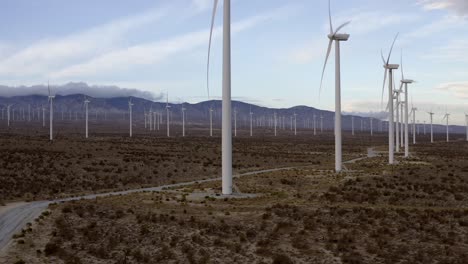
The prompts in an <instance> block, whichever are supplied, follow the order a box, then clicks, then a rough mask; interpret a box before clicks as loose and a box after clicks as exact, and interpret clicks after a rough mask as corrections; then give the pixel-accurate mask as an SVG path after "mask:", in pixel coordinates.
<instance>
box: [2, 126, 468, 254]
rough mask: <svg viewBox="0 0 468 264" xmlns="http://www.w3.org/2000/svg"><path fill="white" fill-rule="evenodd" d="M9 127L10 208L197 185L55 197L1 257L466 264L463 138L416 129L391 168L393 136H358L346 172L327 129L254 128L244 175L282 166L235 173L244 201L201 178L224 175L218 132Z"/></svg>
mask: <svg viewBox="0 0 468 264" xmlns="http://www.w3.org/2000/svg"><path fill="white" fill-rule="evenodd" d="M174 130H177V128H175V129H174ZM22 131H25V130H24V129H23V130H22ZM64 131H66V129H65V128H64ZM1 132H2V135H1V137H0V138H1V139H0V141H1V144H0V151H1V153H2V155H1V157H0V164H2V166H0V169H1V171H0V183H1V184H0V188H1V189H0V191H1V200H2V203H4V204H10V203H12V202H19V201H32V200H44V199H54V198H56V197H70V196H78V195H82V194H88V193H99V192H107V191H111V190H125V189H134V188H141V187H150V186H160V185H165V184H171V183H182V182H188V181H195V182H194V183H193V184H190V185H185V186H178V187H171V188H163V189H161V190H158V191H146V192H140V193H132V194H128V195H116V196H111V197H97V198H95V199H88V200H77V201H70V202H63V203H62V202H59V203H52V204H50V205H49V207H48V209H47V210H46V211H44V212H43V213H42V214H41V215H40V216H39V217H37V218H36V219H35V220H34V221H31V222H30V223H28V224H27V225H26V226H25V227H24V228H23V229H22V230H21V231H19V232H18V233H17V234H15V235H14V237H13V240H12V242H11V243H10V244H9V246H8V247H7V248H5V249H4V250H2V252H1V253H0V262H1V263H468V250H467V249H468V206H467V204H468V159H467V157H468V144H467V142H464V141H462V140H457V141H453V142H451V143H446V142H443V141H442V139H443V135H437V137H436V139H437V142H436V143H434V144H430V143H429V137H428V135H426V136H423V135H419V136H418V144H417V145H414V146H413V145H411V154H412V155H411V158H409V159H403V157H402V153H399V154H397V156H396V157H397V160H398V161H399V163H398V164H397V165H394V166H389V165H387V157H386V155H385V152H384V151H385V150H386V148H387V147H386V134H379V133H376V134H375V135H374V136H373V137H370V135H369V133H358V134H357V135H356V136H351V135H350V133H349V132H348V133H345V135H344V146H343V152H344V158H343V159H344V160H345V161H351V162H346V163H345V168H346V169H345V171H344V172H342V173H340V174H336V173H334V172H333V166H334V165H333V164H334V156H333V151H334V141H333V133H332V132H330V131H327V132H325V133H323V134H322V133H320V134H319V135H317V136H314V135H313V132H312V131H310V130H308V131H299V134H298V136H294V135H293V134H292V132H291V131H289V130H284V131H283V130H280V131H279V136H278V137H274V136H273V135H272V131H271V130H260V129H259V130H257V133H256V135H255V136H254V137H252V138H251V137H248V136H247V135H248V132H247V131H245V130H243V131H241V133H240V136H239V137H238V138H235V140H234V155H233V165H234V171H235V174H241V173H245V172H255V171H261V170H264V169H271V168H284V169H280V170H275V171H268V172H263V173H256V174H247V175H244V176H241V177H236V178H235V179H234V184H235V189H236V191H237V192H238V193H239V194H237V195H234V196H232V197H223V196H221V195H220V188H221V187H220V186H221V182H220V181H219V180H213V181H208V182H201V180H203V179H215V178H216V177H219V176H220V138H219V131H218V130H217V131H216V133H215V137H213V138H210V137H207V136H206V135H205V134H207V131H206V130H203V129H202V128H198V129H193V130H192V134H191V135H190V134H189V135H190V136H189V137H186V138H181V137H180V136H176V137H171V138H167V137H165V134H164V133H165V131H160V132H155V134H152V135H149V134H148V133H146V132H144V131H137V132H136V136H135V137H134V138H132V139H130V138H128V137H126V136H125V135H123V134H122V135H120V134H116V133H114V134H113V133H111V132H102V133H96V134H95V135H94V136H93V137H91V138H90V139H89V140H85V139H83V136H82V135H80V134H79V133H78V134H73V133H68V134H66V133H63V134H62V136H59V137H58V138H57V140H56V141H54V142H53V143H49V142H48V140H47V136H46V132H45V131H39V132H37V133H32V132H28V133H26V132H22V133H12V132H11V131H1ZM459 137H460V138H461V137H463V135H460V136H459ZM455 139H456V138H454V140H455ZM197 181H199V182H197ZM1 210H2V207H1V206H0V213H1Z"/></svg>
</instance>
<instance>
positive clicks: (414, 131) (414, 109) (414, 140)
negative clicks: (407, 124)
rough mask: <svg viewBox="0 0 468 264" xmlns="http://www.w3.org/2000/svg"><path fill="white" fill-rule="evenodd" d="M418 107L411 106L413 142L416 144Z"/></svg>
mask: <svg viewBox="0 0 468 264" xmlns="http://www.w3.org/2000/svg"><path fill="white" fill-rule="evenodd" d="M417 110H418V108H416V107H411V113H410V114H413V144H416V111H417Z"/></svg>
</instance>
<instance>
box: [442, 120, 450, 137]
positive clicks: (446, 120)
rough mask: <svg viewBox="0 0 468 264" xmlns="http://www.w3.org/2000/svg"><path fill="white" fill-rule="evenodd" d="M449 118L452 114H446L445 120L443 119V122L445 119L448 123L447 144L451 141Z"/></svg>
mask: <svg viewBox="0 0 468 264" xmlns="http://www.w3.org/2000/svg"><path fill="white" fill-rule="evenodd" d="M449 117H450V114H449V113H445V115H444V118H442V121H444V119H445V120H446V121H447V123H446V129H447V142H449V141H450V138H449Z"/></svg>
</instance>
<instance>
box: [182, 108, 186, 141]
mask: <svg viewBox="0 0 468 264" xmlns="http://www.w3.org/2000/svg"><path fill="white" fill-rule="evenodd" d="M186 110H187V109H186V108H185V107H184V105H183V104H182V136H183V137H185V111H186Z"/></svg>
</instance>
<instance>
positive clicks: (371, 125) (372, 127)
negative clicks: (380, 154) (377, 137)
mask: <svg viewBox="0 0 468 264" xmlns="http://www.w3.org/2000/svg"><path fill="white" fill-rule="evenodd" d="M372 121H373V118H372V117H371V118H370V135H371V137H372V136H374V124H373V123H372Z"/></svg>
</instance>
